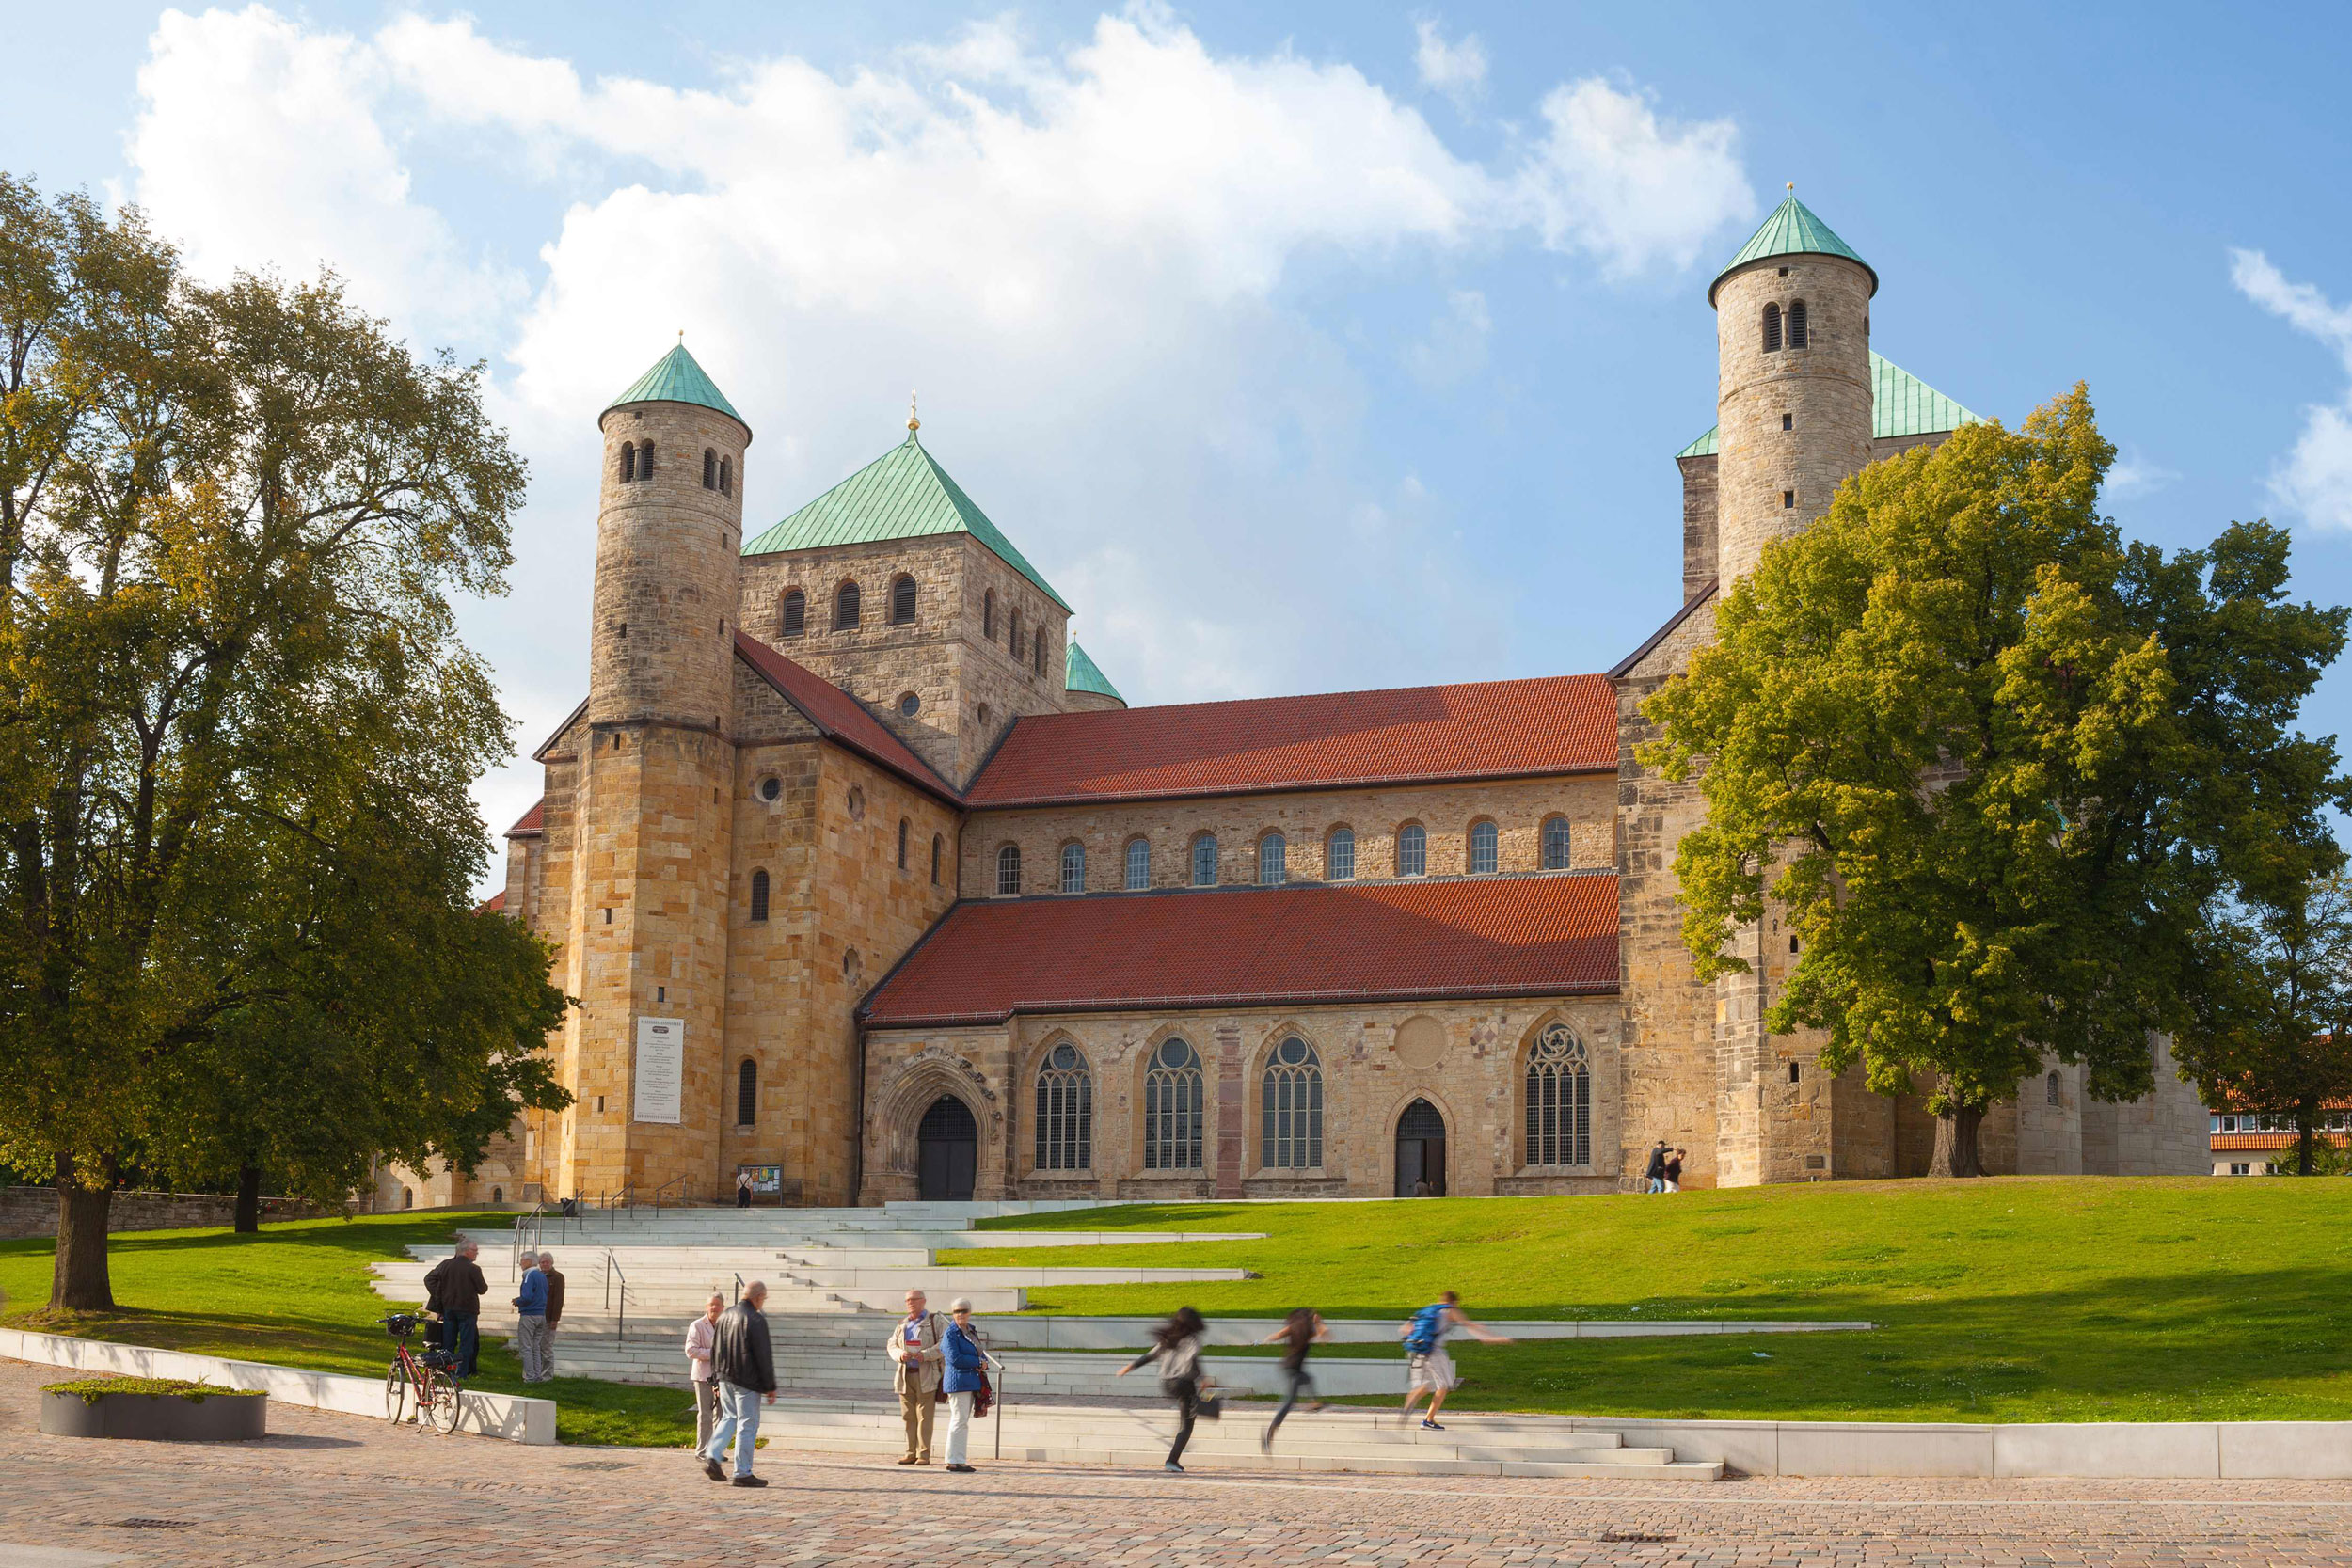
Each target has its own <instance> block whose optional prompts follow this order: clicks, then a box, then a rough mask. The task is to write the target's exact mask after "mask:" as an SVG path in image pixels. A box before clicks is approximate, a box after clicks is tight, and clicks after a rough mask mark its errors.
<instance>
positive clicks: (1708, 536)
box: [1675, 452, 1715, 604]
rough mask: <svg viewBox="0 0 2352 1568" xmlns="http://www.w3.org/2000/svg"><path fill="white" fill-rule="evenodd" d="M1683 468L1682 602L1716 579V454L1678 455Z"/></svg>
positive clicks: (1687, 600)
mask: <svg viewBox="0 0 2352 1568" xmlns="http://www.w3.org/2000/svg"><path fill="white" fill-rule="evenodd" d="M1675 467H1677V468H1679V469H1681V470H1682V602H1683V603H1685V604H1688V603H1690V602H1691V601H1692V599H1694V598H1696V597H1698V595H1699V594H1700V593H1701V591H1703V590H1704V589H1705V588H1706V587H1707V585H1708V583H1710V582H1712V581H1714V580H1715V455H1714V453H1712V452H1709V453H1708V454H1707V455H1706V456H1704V457H1677V458H1676V459H1675Z"/></svg>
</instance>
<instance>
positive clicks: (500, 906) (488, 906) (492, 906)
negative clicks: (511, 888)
mask: <svg viewBox="0 0 2352 1568" xmlns="http://www.w3.org/2000/svg"><path fill="white" fill-rule="evenodd" d="M505 908H506V890H505V889H504V888H501V889H499V890H498V891H497V892H496V893H494V894H492V895H490V896H489V897H487V898H485V899H484V900H483V901H482V902H481V903H479V904H476V905H475V906H474V907H473V912H474V913H476V914H497V913H499V912H501V911H503V910H504V909H505Z"/></svg>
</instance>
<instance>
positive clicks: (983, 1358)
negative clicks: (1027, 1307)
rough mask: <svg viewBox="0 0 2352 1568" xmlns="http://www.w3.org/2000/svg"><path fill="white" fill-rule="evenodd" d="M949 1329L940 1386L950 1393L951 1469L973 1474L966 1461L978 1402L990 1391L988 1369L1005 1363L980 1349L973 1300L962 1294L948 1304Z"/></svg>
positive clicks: (942, 1353) (943, 1344) (944, 1336)
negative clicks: (973, 1317) (973, 1319)
mask: <svg viewBox="0 0 2352 1568" xmlns="http://www.w3.org/2000/svg"><path fill="white" fill-rule="evenodd" d="M947 1311H948V1313H949V1317H948V1320H947V1327H946V1332H944V1333H942V1334H941V1335H940V1337H939V1351H940V1357H941V1360H942V1363H943V1370H942V1372H941V1376H940V1385H939V1386H941V1387H942V1388H943V1389H945V1390H946V1394H947V1468H949V1469H950V1470H953V1471H954V1472H955V1473H956V1474H958V1475H961V1476H968V1475H970V1474H971V1473H972V1466H971V1465H968V1464H966V1463H964V1460H965V1456H966V1455H967V1454H968V1453H969V1452H970V1445H971V1442H972V1418H973V1416H974V1414H975V1413H976V1411H975V1401H976V1400H977V1398H978V1397H979V1396H981V1395H983V1394H986V1393H987V1392H988V1369H989V1367H990V1366H991V1364H996V1365H999V1366H1001V1365H1002V1363H998V1362H997V1361H996V1358H995V1357H994V1356H993V1355H991V1354H988V1352H987V1351H985V1350H983V1349H981V1348H980V1336H979V1331H978V1330H977V1329H976V1328H974V1327H973V1326H972V1301H971V1298H970V1297H968V1296H958V1297H957V1298H956V1299H955V1300H954V1301H951V1302H949V1303H948V1304H947Z"/></svg>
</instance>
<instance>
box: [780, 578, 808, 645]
mask: <svg viewBox="0 0 2352 1568" xmlns="http://www.w3.org/2000/svg"><path fill="white" fill-rule="evenodd" d="M783 625H784V635H785V636H787V637H798V636H800V635H801V633H803V632H804V631H806V630H807V629H808V595H807V594H803V593H802V592H801V591H800V590H799V589H797V588H787V589H786V590H785V591H784V619H783Z"/></svg>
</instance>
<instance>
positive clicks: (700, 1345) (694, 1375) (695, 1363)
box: [686, 1291, 727, 1465]
mask: <svg viewBox="0 0 2352 1568" xmlns="http://www.w3.org/2000/svg"><path fill="white" fill-rule="evenodd" d="M726 1309H727V1298H726V1297H724V1296H723V1295H721V1294H720V1293H719V1292H718V1291H711V1292H710V1300H709V1301H708V1302H707V1303H706V1304H705V1305H704V1307H703V1315H702V1316H701V1317H699V1318H696V1319H695V1320H694V1321H693V1322H692V1323H688V1324H687V1325H686V1375H687V1378H688V1380H689V1381H690V1382H691V1383H692V1385H693V1388H694V1463H695V1464H697V1465H699V1464H701V1463H702V1452H703V1449H706V1448H708V1447H709V1446H710V1429H711V1428H712V1427H714V1426H716V1425H717V1424H718V1420H719V1386H718V1384H716V1383H714V1382H713V1381H711V1375H710V1350H711V1346H712V1344H713V1343H714V1342H715V1341H716V1338H717V1336H718V1332H719V1314H720V1313H722V1312H723V1311H725V1310H726Z"/></svg>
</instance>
